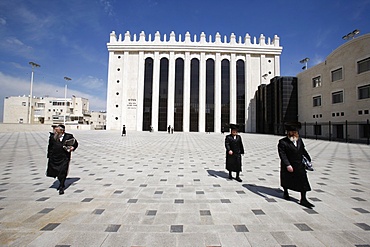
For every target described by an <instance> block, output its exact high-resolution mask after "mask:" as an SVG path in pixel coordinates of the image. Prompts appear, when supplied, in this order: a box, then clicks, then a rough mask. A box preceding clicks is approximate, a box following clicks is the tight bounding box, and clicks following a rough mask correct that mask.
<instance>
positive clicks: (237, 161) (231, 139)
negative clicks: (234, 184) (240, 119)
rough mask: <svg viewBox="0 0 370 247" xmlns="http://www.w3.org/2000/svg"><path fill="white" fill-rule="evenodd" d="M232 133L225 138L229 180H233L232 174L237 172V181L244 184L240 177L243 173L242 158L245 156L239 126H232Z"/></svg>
mask: <svg viewBox="0 0 370 247" xmlns="http://www.w3.org/2000/svg"><path fill="white" fill-rule="evenodd" d="M230 128H231V133H230V134H229V135H227V136H226V137H225V148H226V170H228V171H229V179H233V176H232V174H231V173H232V172H236V176H235V180H236V181H238V182H242V180H241V179H240V177H239V174H240V172H241V171H242V157H241V155H242V154H244V146H243V141H242V138H241V136H240V135H238V128H239V126H238V125H236V124H230Z"/></svg>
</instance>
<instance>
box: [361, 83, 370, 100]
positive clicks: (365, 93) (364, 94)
mask: <svg viewBox="0 0 370 247" xmlns="http://www.w3.org/2000/svg"><path fill="white" fill-rule="evenodd" d="M368 98H370V84H369V85H366V86H361V87H358V99H368Z"/></svg>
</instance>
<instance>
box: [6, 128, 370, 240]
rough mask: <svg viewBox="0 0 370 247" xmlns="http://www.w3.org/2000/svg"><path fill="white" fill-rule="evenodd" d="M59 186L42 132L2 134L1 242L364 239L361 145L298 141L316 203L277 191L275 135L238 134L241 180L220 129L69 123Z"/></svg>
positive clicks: (368, 152)
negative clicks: (68, 151) (68, 155)
mask: <svg viewBox="0 0 370 247" xmlns="http://www.w3.org/2000/svg"><path fill="white" fill-rule="evenodd" d="M73 134H74V135H75V136H76V138H77V139H78V140H79V143H80V146H79V148H78V150H77V151H76V152H74V153H73V154H72V161H71V166H70V170H69V176H68V180H67V188H66V190H65V194H64V195H58V192H57V190H56V188H57V187H58V185H59V184H58V182H57V181H56V180H54V179H52V178H47V177H45V168H46V162H47V160H46V147H47V139H48V133H45V132H14V133H0V157H2V161H1V168H2V169H1V173H0V185H1V186H0V219H1V220H0V230H1V231H0V246H129V247H132V246H145V247H149V246H156V247H157V246H163V247H166V246H171V247H173V246H175V247H177V246H179V247H180V246H181V247H182V246H202V247H206V246H208V247H211V246H217V247H226V246H370V218H369V212H370V183H369V182H368V181H369V177H370V169H369V168H370V167H369V166H370V163H369V160H370V147H369V146H366V145H361V144H346V143H338V142H327V141H321V140H310V139H305V140H304V141H305V144H306V147H307V149H308V151H309V153H310V154H311V156H312V158H313V164H314V166H315V171H314V172H308V177H309V180H310V182H311V187H312V189H313V190H312V191H311V192H308V194H307V195H308V198H309V199H310V200H311V201H312V202H313V203H314V204H315V205H316V207H315V208H313V209H307V208H304V207H302V206H300V205H299V204H298V202H299V193H296V192H291V197H292V200H291V201H286V200H283V199H282V191H281V189H280V187H279V183H280V181H279V158H278V155H277V142H278V139H279V138H281V137H279V136H268V135H257V134H244V133H242V134H241V135H242V138H243V141H244V147H245V151H246V154H245V155H244V156H243V172H242V173H241V175H242V176H241V178H242V179H243V182H242V183H238V182H237V181H235V180H229V179H228V173H227V171H226V170H225V169H224V163H225V161H224V159H225V150H224V138H225V135H222V134H216V133H211V134H205V133H176V132H175V133H174V134H167V133H166V132H155V133H149V132H130V131H129V132H128V134H127V136H125V137H121V135H120V133H119V132H117V131H75V132H73Z"/></svg>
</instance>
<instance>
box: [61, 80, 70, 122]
mask: <svg viewBox="0 0 370 247" xmlns="http://www.w3.org/2000/svg"><path fill="white" fill-rule="evenodd" d="M64 80H65V81H66V85H65V87H64V104H65V106H66V109H65V110H66V111H65V113H64V121H63V124H64V125H66V116H67V111H68V106H67V82H68V81H70V80H72V79H71V78H69V77H67V76H65V77H64Z"/></svg>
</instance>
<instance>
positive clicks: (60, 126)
mask: <svg viewBox="0 0 370 247" xmlns="http://www.w3.org/2000/svg"><path fill="white" fill-rule="evenodd" d="M58 127H59V128H61V129H62V130H65V129H66V126H64V125H63V124H58Z"/></svg>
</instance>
